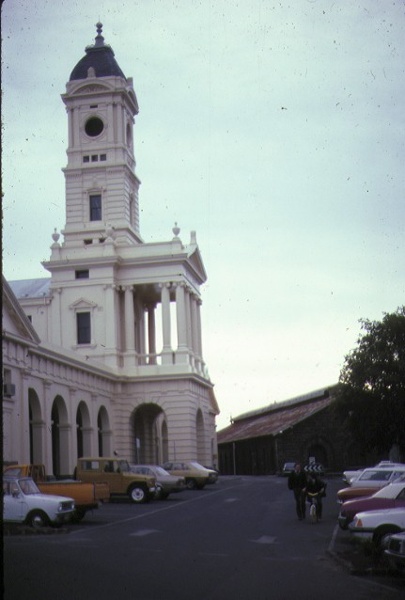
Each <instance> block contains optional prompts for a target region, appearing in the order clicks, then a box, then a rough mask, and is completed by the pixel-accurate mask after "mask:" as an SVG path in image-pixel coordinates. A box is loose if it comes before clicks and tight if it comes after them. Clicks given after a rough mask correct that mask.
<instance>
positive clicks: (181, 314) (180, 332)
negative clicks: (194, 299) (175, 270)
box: [176, 282, 188, 363]
mask: <svg viewBox="0 0 405 600" xmlns="http://www.w3.org/2000/svg"><path fill="white" fill-rule="evenodd" d="M185 293H186V292H185V284H184V282H180V283H177V285H176V316H177V341H178V347H177V352H176V362H179V363H185V362H187V360H188V345H187V314H186V297H185Z"/></svg>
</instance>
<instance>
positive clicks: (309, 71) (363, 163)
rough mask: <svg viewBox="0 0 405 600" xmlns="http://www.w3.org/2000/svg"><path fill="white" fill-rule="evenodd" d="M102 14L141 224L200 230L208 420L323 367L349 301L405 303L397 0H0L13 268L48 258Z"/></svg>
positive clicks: (326, 381)
mask: <svg viewBox="0 0 405 600" xmlns="http://www.w3.org/2000/svg"><path fill="white" fill-rule="evenodd" d="M98 20H101V22H102V23H103V25H104V26H103V35H104V38H105V42H106V43H108V44H110V45H111V46H112V48H113V50H114V52H115V57H116V59H117V61H118V64H119V65H120V67H121V69H122V70H123V72H124V73H125V75H126V76H127V77H133V79H134V88H135V91H136V94H137V97H138V102H139V106H140V112H139V115H138V117H137V119H136V126H135V134H134V137H135V154H136V160H137V167H136V173H137V175H138V176H139V178H140V179H141V181H142V185H141V188H140V209H141V234H142V237H143V239H144V241H145V242H150V241H162V240H168V239H171V238H172V237H173V234H172V227H173V225H174V222H175V221H177V222H178V224H179V226H180V228H181V233H180V237H181V239H182V240H183V242H184V243H185V244H187V243H189V239H190V231H191V230H196V231H197V241H198V243H199V247H200V250H201V253H202V257H203V260H204V264H205V267H206V270H207V273H208V281H207V283H206V284H205V285H204V286H203V288H202V298H203V307H202V309H203V310H202V323H203V350H204V357H205V360H206V362H207V365H208V369H209V372H210V376H211V379H212V381H213V382H214V384H215V393H216V396H217V400H218V403H219V406H220V409H221V415H220V417H219V418H218V421H217V423H218V429H222V428H223V427H224V426H226V425H228V423H229V419H230V417H231V416H233V417H235V416H237V415H240V414H241V413H244V412H246V411H250V410H253V409H256V408H261V407H263V406H266V405H268V404H270V403H272V402H275V401H281V400H286V399H289V398H292V397H294V396H297V395H301V394H305V393H308V392H310V391H312V390H315V389H318V388H321V387H323V386H327V385H331V384H333V383H336V382H337V380H338V377H339V372H340V369H341V367H342V365H343V362H344V357H345V355H346V354H347V353H348V352H349V351H350V350H351V349H352V348H353V347H355V345H356V340H357V338H358V335H359V333H360V325H359V319H360V318H369V319H377V320H380V319H381V318H382V316H383V313H385V312H393V311H395V310H396V309H397V307H398V306H400V305H403V304H404V302H405V293H404V292H405V202H404V200H405V198H404V190H405V185H404V184H405V148H404V146H405V108H404V104H405V77H404V70H405V35H404V34H405V5H404V2H403V0H395V1H393V0H368V1H367V0H358V1H356V0H336V1H327V0H290V1H289V2H285V1H284V0H282V1H275V0H274V1H272V0H239V1H233V0H210V1H209V0H200V1H197V0H178V1H169V0H138V1H135V0H116V1H115V2H111V0H86V1H85V2H83V1H82V0H81V1H80V2H76V1H72V0H70V1H64V0H6V1H5V2H4V3H3V5H2V37H3V48H2V60H3V65H2V69H3V72H2V88H3V106H2V112H3V114H2V117H3V126H4V130H3V157H2V160H3V193H4V198H3V272H4V274H5V276H6V278H7V279H9V280H14V279H27V278H35V277H46V276H47V275H48V272H47V271H45V270H44V268H43V267H42V266H41V261H42V260H48V259H49V257H50V249H49V248H50V245H51V243H52V239H51V234H52V232H53V229H54V227H56V228H57V229H58V230H61V229H63V227H64V225H65V199H64V176H63V173H62V171H61V168H62V167H64V166H66V162H67V160H66V148H67V118H66V113H65V108H64V105H63V102H62V100H61V98H60V94H61V93H63V92H64V91H65V84H66V82H67V81H68V79H69V75H70V73H71V71H72V69H73V67H74V66H75V64H76V63H77V62H78V61H79V60H80V59H81V58H82V56H83V55H84V49H85V46H87V45H89V44H92V43H94V37H95V35H96V30H95V23H96V22H97V21H98Z"/></svg>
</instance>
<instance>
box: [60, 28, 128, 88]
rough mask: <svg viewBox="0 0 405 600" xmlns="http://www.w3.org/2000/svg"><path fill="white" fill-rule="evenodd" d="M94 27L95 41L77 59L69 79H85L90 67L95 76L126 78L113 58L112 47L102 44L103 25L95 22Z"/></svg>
mask: <svg viewBox="0 0 405 600" xmlns="http://www.w3.org/2000/svg"><path fill="white" fill-rule="evenodd" d="M96 27H97V36H96V38H95V42H96V43H95V44H94V45H93V46H87V48H86V55H85V56H83V58H82V59H81V60H79V62H78V63H77V65H76V66H75V68H74V69H73V71H72V72H71V74H70V78H69V81H75V80H77V79H86V78H87V77H88V70H89V68H90V67H92V68H93V69H94V73H95V76H96V77H111V76H113V77H123V78H124V79H126V77H125V75H124V73H123V72H122V71H121V69H120V67H119V65H118V63H117V61H116V60H115V57H114V52H113V50H112V48H111V47H110V46H108V45H106V44H104V38H103V36H102V35H101V32H102V27H103V25H102V23H97V25H96Z"/></svg>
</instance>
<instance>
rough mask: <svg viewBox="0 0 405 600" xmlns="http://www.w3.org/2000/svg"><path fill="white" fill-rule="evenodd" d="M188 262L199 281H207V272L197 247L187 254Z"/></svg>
mask: <svg viewBox="0 0 405 600" xmlns="http://www.w3.org/2000/svg"><path fill="white" fill-rule="evenodd" d="M188 263H189V264H190V265H191V266H192V267H193V271H194V273H195V274H196V276H197V277H198V279H199V280H200V283H205V281H207V272H206V270H205V267H204V263H203V260H202V257H201V253H200V251H199V249H198V247H196V248H195V249H194V250H193V252H191V253H190V254H189V256H188Z"/></svg>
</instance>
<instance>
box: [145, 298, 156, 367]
mask: <svg viewBox="0 0 405 600" xmlns="http://www.w3.org/2000/svg"><path fill="white" fill-rule="evenodd" d="M155 308H156V304H148V305H147V311H148V351H149V364H150V365H155V364H156V323H155Z"/></svg>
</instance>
